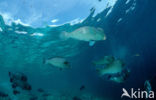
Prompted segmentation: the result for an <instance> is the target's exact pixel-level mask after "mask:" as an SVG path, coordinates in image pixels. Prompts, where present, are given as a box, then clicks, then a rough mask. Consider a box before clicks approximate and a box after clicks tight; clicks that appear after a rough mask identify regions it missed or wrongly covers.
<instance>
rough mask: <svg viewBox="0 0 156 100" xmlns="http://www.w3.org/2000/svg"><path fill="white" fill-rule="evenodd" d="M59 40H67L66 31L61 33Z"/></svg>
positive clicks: (67, 34)
mask: <svg viewBox="0 0 156 100" xmlns="http://www.w3.org/2000/svg"><path fill="white" fill-rule="evenodd" d="M60 38H61V39H68V38H69V33H68V32H66V31H63V32H61V34H60Z"/></svg>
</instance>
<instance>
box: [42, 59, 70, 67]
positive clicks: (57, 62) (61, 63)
mask: <svg viewBox="0 0 156 100" xmlns="http://www.w3.org/2000/svg"><path fill="white" fill-rule="evenodd" d="M44 64H48V65H51V66H53V67H57V68H59V69H60V70H62V69H69V68H71V65H70V63H69V61H67V59H65V58H62V57H54V58H50V59H46V60H44Z"/></svg>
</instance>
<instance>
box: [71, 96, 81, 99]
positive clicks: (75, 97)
mask: <svg viewBox="0 0 156 100" xmlns="http://www.w3.org/2000/svg"><path fill="white" fill-rule="evenodd" d="M72 100H82V99H80V98H79V97H77V96H74V97H73V99H72Z"/></svg>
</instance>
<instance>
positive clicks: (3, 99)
mask: <svg viewBox="0 0 156 100" xmlns="http://www.w3.org/2000/svg"><path fill="white" fill-rule="evenodd" d="M0 100H11V99H10V98H9V95H8V94H6V93H3V92H1V91H0Z"/></svg>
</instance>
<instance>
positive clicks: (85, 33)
mask: <svg viewBox="0 0 156 100" xmlns="http://www.w3.org/2000/svg"><path fill="white" fill-rule="evenodd" d="M61 37H64V38H72V39H76V40H80V41H86V42H90V43H89V44H90V46H93V45H94V44H95V41H103V40H106V35H105V34H104V30H103V29H102V28H95V27H91V26H84V27H80V28H78V29H76V30H74V31H73V32H70V33H67V32H62V34H61Z"/></svg>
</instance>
